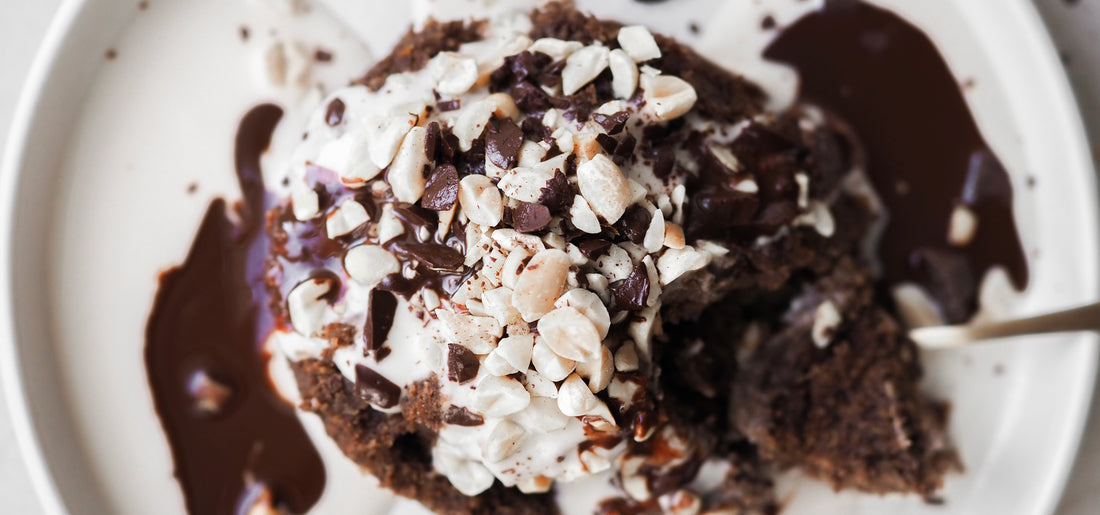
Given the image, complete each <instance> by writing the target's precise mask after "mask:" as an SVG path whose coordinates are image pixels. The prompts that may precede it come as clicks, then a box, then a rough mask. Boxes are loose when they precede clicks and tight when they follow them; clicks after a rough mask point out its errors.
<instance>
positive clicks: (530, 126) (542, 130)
mask: <svg viewBox="0 0 1100 515" xmlns="http://www.w3.org/2000/svg"><path fill="white" fill-rule="evenodd" d="M520 128H522V129H523V137H524V138H526V139H529V140H531V141H546V142H550V141H551V139H550V134H551V132H550V128H549V127H547V126H545V125H543V124H542V120H540V119H538V118H535V117H531V116H529V117H527V118H524V119H523V123H521V124H520Z"/></svg>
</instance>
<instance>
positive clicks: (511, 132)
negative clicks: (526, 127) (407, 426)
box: [485, 118, 523, 170]
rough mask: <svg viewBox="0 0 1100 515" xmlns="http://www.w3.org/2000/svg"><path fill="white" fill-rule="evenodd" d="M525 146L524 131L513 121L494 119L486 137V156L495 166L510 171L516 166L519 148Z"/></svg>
mask: <svg viewBox="0 0 1100 515" xmlns="http://www.w3.org/2000/svg"><path fill="white" fill-rule="evenodd" d="M522 145H523V130H521V129H520V128H519V126H518V125H516V123H515V122H513V121H512V120H511V119H507V118H506V119H503V120H498V119H494V120H493V121H492V123H490V124H489V133H488V135H487V136H486V137H485V154H486V155H487V156H489V160H490V161H492V162H493V164H495V165H497V166H499V167H500V168H503V169H505V170H510V169H512V168H513V167H515V166H516V160H517V159H518V158H519V147H520V146H522Z"/></svg>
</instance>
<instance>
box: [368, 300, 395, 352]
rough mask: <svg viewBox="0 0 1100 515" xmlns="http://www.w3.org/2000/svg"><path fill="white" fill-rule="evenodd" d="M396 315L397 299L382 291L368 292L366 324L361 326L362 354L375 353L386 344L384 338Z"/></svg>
mask: <svg viewBox="0 0 1100 515" xmlns="http://www.w3.org/2000/svg"><path fill="white" fill-rule="evenodd" d="M396 313H397V297H395V296H394V295H393V294H392V293H390V292H388V291H384V290H378V289H375V290H373V291H371V292H370V300H368V301H367V322H366V324H365V325H364V326H363V343H364V344H365V349H364V353H366V352H367V351H376V350H378V349H381V348H382V345H384V344H385V343H386V337H388V336H389V334H390V329H391V328H393V317H394V315H395V314H396Z"/></svg>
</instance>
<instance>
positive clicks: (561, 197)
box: [539, 170, 574, 211]
mask: <svg viewBox="0 0 1100 515" xmlns="http://www.w3.org/2000/svg"><path fill="white" fill-rule="evenodd" d="M573 197H574V194H573V185H572V184H569V179H568V178H567V177H566V176H565V174H564V173H562V172H561V171H560V170H559V171H557V172H555V173H554V177H552V178H551V179H550V180H549V181H547V182H546V186H545V187H543V188H542V190H540V195H539V204H542V205H544V206H546V207H548V208H550V209H551V210H555V211H556V210H559V209H565V208H568V207H569V206H571V205H572V204H573Z"/></svg>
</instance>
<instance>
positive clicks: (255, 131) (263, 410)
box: [145, 105, 325, 514]
mask: <svg viewBox="0 0 1100 515" xmlns="http://www.w3.org/2000/svg"><path fill="white" fill-rule="evenodd" d="M282 114H283V112H282V110H281V109H280V108H278V107H276V106H273V105H262V106H259V107H256V108H255V109H253V110H251V111H250V112H249V113H248V114H247V115H245V117H244V118H243V119H242V121H241V124H240V127H239V129H238V132H237V138H236V168H237V176H238V179H239V181H240V185H241V190H242V192H243V194H244V202H243V203H242V204H241V205H239V206H238V207H237V211H238V213H239V214H240V215H241V220H242V222H241V223H240V225H238V224H234V223H233V222H232V221H231V220H230V219H229V217H228V216H227V211H226V208H227V206H226V202H225V201H224V200H222V199H218V200H215V201H214V202H213V203H211V205H210V207H209V208H208V210H207V212H206V215H205V218H204V219H203V222H202V225H201V226H200V228H199V232H198V235H197V236H196V237H195V240H194V243H193V244H192V247H191V250H190V252H189V254H188V256H187V260H186V261H184V263H183V264H182V265H180V266H179V267H177V268H174V269H172V270H169V271H167V272H165V273H164V274H162V275H161V277H160V289H159V290H158V292H157V297H156V301H155V303H154V306H153V311H152V315H151V316H150V318H149V324H148V327H147V328H146V346H145V366H146V372H147V374H148V377H149V384H150V386H151V387H152V390H153V399H154V402H155V405H156V410H157V414H158V415H159V417H160V420H161V424H162V425H163V427H164V430H165V433H167V435H168V441H169V443H170V445H171V448H172V457H173V460H174V462H175V467H176V470H175V475H176V477H177V478H178V479H179V482H180V485H181V486H182V488H183V493H184V496H185V498H186V502H187V510H188V511H189V512H190V513H194V514H199V513H201V514H234V513H243V512H244V511H245V510H246V509H247V504H248V503H250V502H251V501H253V500H254V499H255V498H256V497H257V495H258V494H259V495H263V494H262V492H263V489H266V491H267V492H268V493H269V495H270V497H271V502H272V504H273V505H275V506H279V507H282V508H285V509H288V510H290V511H291V512H294V513H304V512H305V511H307V510H308V509H309V508H310V507H311V506H313V504H314V503H316V501H317V499H318V498H319V497H320V496H321V492H322V491H323V489H324V483H325V471H324V467H323V464H322V462H321V458H320V455H318V453H317V451H316V450H315V449H314V447H313V444H312V443H311V441H310V440H309V437H308V436H307V434H306V432H305V430H304V429H303V428H302V426H301V424H300V423H299V422H298V419H297V418H296V416H295V414H294V409H293V407H292V406H290V405H289V404H287V403H286V401H284V400H283V399H282V398H281V397H279V396H278V395H277V394H276V393H275V392H274V389H273V387H272V385H271V384H270V380H269V378H268V374H267V360H268V358H269V356H267V355H265V353H264V351H263V350H262V348H261V346H262V341H263V338H264V337H265V336H266V335H267V334H268V333H269V331H270V329H271V326H272V320H271V315H270V313H269V311H268V310H267V309H265V308H264V306H265V305H266V302H265V299H266V294H265V293H264V291H263V287H262V278H263V260H264V259H265V256H266V255H267V247H268V241H267V238H266V237H265V236H264V231H263V216H264V215H263V214H264V195H265V193H264V186H263V179H262V176H261V173H260V155H261V154H263V152H264V151H265V150H266V149H267V147H268V145H269V144H270V142H271V135H272V132H273V131H274V129H275V125H276V124H277V123H278V121H279V119H280V118H281V117H282Z"/></svg>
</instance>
